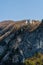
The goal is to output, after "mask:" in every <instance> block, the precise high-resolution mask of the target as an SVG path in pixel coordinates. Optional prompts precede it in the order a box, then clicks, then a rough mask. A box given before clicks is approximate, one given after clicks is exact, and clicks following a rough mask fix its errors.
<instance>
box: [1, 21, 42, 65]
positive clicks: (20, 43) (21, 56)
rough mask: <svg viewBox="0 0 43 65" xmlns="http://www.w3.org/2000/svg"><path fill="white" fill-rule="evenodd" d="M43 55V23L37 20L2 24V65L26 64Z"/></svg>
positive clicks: (4, 22)
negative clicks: (37, 53)
mask: <svg viewBox="0 0 43 65" xmlns="http://www.w3.org/2000/svg"><path fill="white" fill-rule="evenodd" d="M36 52H40V53H43V22H42V21H41V22H40V21H35V20H32V21H31V20H22V21H16V22H14V21H10V20H8V21H3V22H0V65H1V64H8V63H9V64H10V63H11V64H14V63H17V62H24V60H25V59H27V58H29V57H32V56H33V55H34V54H35V53H36Z"/></svg>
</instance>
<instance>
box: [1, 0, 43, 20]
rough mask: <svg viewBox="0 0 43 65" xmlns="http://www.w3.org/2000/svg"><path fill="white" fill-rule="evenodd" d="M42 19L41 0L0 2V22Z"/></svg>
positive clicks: (7, 0)
mask: <svg viewBox="0 0 43 65" xmlns="http://www.w3.org/2000/svg"><path fill="white" fill-rule="evenodd" d="M22 19H39V20H41V19H43V0H0V21H2V20H22Z"/></svg>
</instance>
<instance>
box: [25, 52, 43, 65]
mask: <svg viewBox="0 0 43 65" xmlns="http://www.w3.org/2000/svg"><path fill="white" fill-rule="evenodd" d="M24 64H25V65H43V54H41V53H37V54H35V55H34V56H33V57H32V58H28V59H26V60H25V61H24Z"/></svg>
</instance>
